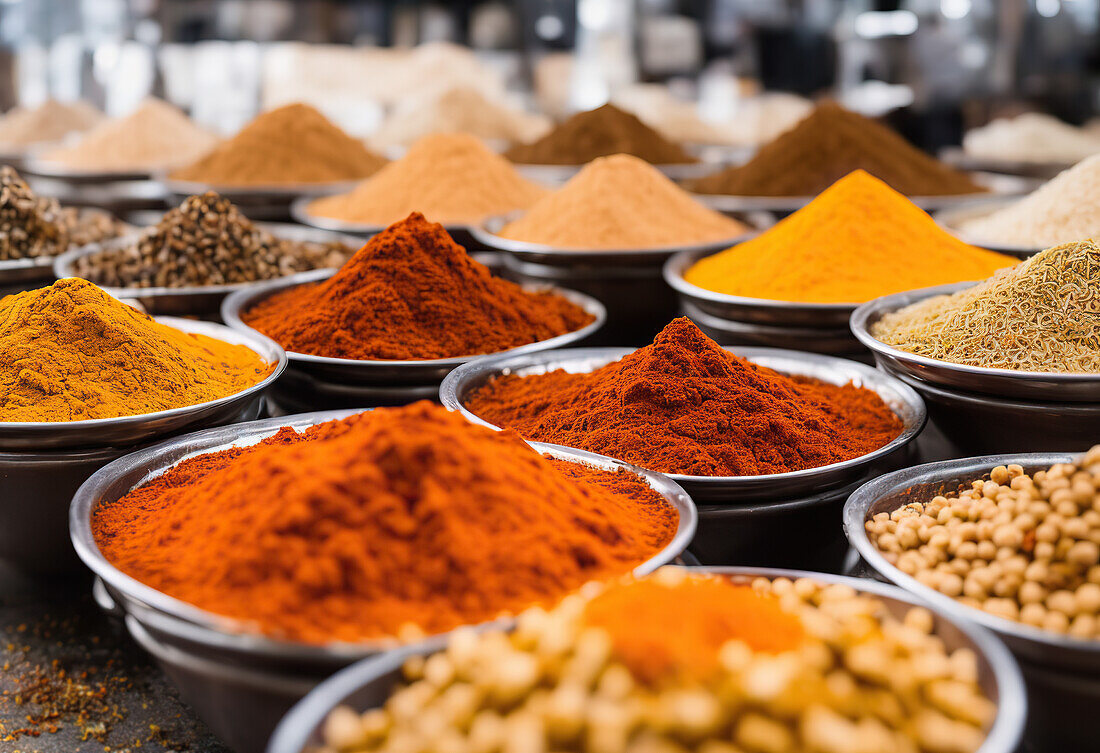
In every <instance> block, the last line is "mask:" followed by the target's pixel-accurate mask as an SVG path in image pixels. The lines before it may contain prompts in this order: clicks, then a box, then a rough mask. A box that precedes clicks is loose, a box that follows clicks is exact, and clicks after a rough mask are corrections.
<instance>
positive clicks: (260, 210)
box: [159, 174, 360, 222]
mask: <svg viewBox="0 0 1100 753" xmlns="http://www.w3.org/2000/svg"><path fill="white" fill-rule="evenodd" d="M359 182H360V181H358V180H353V181H337V182H335V183H287V184H284V185H255V186H247V185H217V184H212V183H206V182H203V181H190V180H176V179H174V178H170V177H168V176H167V175H164V174H161V175H160V176H159V183H160V185H162V186H163V187H164V190H165V192H166V193H167V195H168V202H169V203H170V204H179V203H180V202H181V201H183V200H184V199H186V198H187V197H188V196H192V195H194V194H202V193H205V192H207V191H217V192H218V194H220V195H221V196H224V197H225V198H227V199H229V200H230V201H232V202H233V203H234V204H236V205H237V206H238V207H240V208H241V209H242V210H243V211H244V212H245V214H247V215H248V216H249V217H250V218H252V219H253V220H272V221H280V222H283V221H289V220H291V219H292V217H291V214H290V205H291V203H292V202H293V201H294V200H295V199H297V198H299V197H301V196H310V197H313V198H317V197H319V196H327V195H329V194H336V193H344V192H345V191H350V190H352V189H353V188H355V186H356V185H358V183H359Z"/></svg>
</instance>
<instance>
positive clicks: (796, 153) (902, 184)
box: [688, 102, 985, 196]
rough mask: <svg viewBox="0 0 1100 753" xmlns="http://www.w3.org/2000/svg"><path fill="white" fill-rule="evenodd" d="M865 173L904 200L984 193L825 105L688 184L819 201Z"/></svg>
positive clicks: (706, 190)
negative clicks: (744, 157) (741, 160)
mask: <svg viewBox="0 0 1100 753" xmlns="http://www.w3.org/2000/svg"><path fill="white" fill-rule="evenodd" d="M861 169H862V170H866V171H867V172H869V173H871V175H874V176H875V177H877V178H879V179H880V180H883V181H885V182H886V183H888V184H889V185H890V186H891V187H893V188H894V190H896V191H900V192H901V193H903V194H905V195H906V196H948V195H955V194H967V193H975V192H978V191H984V190H985V189H984V188H982V187H981V186H979V185H978V184H976V183H975V182H974V181H972V180H971V179H970V178H969V177H968V176H967V175H966V174H965V173H962V172H959V171H958V170H955V169H954V168H952V167H949V166H947V165H945V164H943V163H942V162H939V161H938V160H936V159H933V158H932V157H930V156H928V155H927V154H925V153H924V152H922V151H920V150H919V149H917V148H916V147H915V146H913V145H912V144H910V143H909V142H907V141H906V140H905V139H903V138H902V137H901V136H900V135H898V134H897V133H895V132H894V131H893V130H892V129H891V128H890V127H889V126H885V125H883V124H881V123H877V122H875V121H874V120H871V119H870V118H865V117H864V116H862V115H859V114H857V113H854V112H850V111H848V110H845V109H844V108H843V107H841V106H840V105H838V104H836V103H835V102H823V103H821V104H820V105H818V106H817V107H816V108H815V109H814V111H813V112H812V113H810V114H809V115H808V116H807V117H806V118H805V119H803V120H801V121H800V122H799V123H798V124H797V125H796V126H795V127H794V128H792V129H790V130H789V131H786V132H784V133H782V134H780V135H779V136H778V137H776V138H775V140H774V141H771V142H769V143H767V144H765V145H764V146H762V147H760V150H759V151H758V152H757V153H756V154H755V155H754V156H753V158H752V159H751V160H749V162H747V163H745V164H744V165H741V166H737V167H730V168H727V169H725V170H722V171H721V172H718V173H715V174H714V175H708V176H707V177H705V178H700V179H698V180H695V181H690V182H689V183H688V187H689V188H690V190H692V191H696V192H697V193H702V194H731V195H734V196H816V195H817V194H819V193H821V192H822V191H824V190H825V189H826V188H828V187H829V186H830V185H832V184H833V183H835V182H836V181H838V180H840V179H841V178H843V177H844V176H845V175H847V174H848V173H850V172H852V171H853V170H861Z"/></svg>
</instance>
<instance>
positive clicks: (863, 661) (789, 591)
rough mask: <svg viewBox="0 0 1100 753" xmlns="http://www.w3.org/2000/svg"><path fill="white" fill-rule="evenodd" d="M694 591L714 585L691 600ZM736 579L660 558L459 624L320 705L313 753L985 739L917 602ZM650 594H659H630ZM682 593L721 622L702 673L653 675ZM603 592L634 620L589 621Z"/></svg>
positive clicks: (759, 751)
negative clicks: (388, 676) (632, 578)
mask: <svg viewBox="0 0 1100 753" xmlns="http://www.w3.org/2000/svg"><path fill="white" fill-rule="evenodd" d="M653 581H657V584H656V585H651V584H652V583H653ZM698 589H705V590H707V591H709V592H711V593H713V594H714V596H715V598H714V599H713V600H712V601H710V602H709V603H706V604H700V603H698V601H696V600H694V599H693V596H694V595H695V594H694V593H693V592H695V591H697V590H698ZM751 589H752V591H751V592H750V593H748V594H747V593H746V587H745V586H741V585H733V584H731V583H729V582H728V581H726V580H725V579H722V578H720V577H718V576H710V575H704V574H693V573H689V572H688V571H686V570H682V569H673V568H664V569H662V570H659V571H658V572H657V573H656V574H655V575H654V576H651V578H650V579H647V580H644V581H641V582H638V583H631V582H625V583H617V584H611V585H609V586H607V587H606V590H603V591H601V589H600V588H599V587H594V588H591V589H585V590H584V591H583V592H582V593H581V594H578V595H576V596H572V597H570V598H568V599H566V600H564V601H563V602H562V603H561V604H560V605H559V606H558V607H556V608H555V609H553V610H550V611H549V612H546V611H543V610H541V609H532V610H528V611H527V612H524V613H523V614H522V615H520V617H519V620H518V625H517V627H516V629H515V631H514V632H512V633H510V634H509V633H503V632H500V631H487V632H482V633H475V632H473V631H470V630H466V629H464V630H460V631H458V632H456V633H455V635H454V636H453V637H452V638H451V640H450V641H449V643H448V646H447V648H446V649H445V650H442V651H440V652H438V653H435V654H432V655H431V656H429V657H427V658H424V657H421V656H417V657H413V658H411V659H409V660H408V661H407V662H406V664H405V666H404V672H403V674H404V682H403V683H401V684H400V685H398V687H397V688H395V689H394V690H392V691H391V693H390V695H389V697H388V698H387V699H386V700H385V701H384V702H382V703H380V704H379V705H378V706H377V707H375V708H372V709H368V710H367V711H365V712H363V713H359V712H357V711H354V710H352V709H350V708H348V707H340V708H337V709H336V710H335V711H334V712H333V713H332V714H330V715H329V717H328V719H327V720H326V722H325V724H324V725H323V728H322V736H323V739H324V743H325V746H324V747H323V748H322V749H321V751H320V752H319V753H367V752H368V751H369V752H371V753H375V752H382V751H384V752H385V753H407V751H426V750H437V751H438V750H445V751H474V752H476V751H498V750H499V751H505V752H506V753H512V752H516V751H563V752H564V751H572V752H575V753H689V752H691V751H694V752H695V753H794V752H795V751H813V752H814V753H853V752H854V751H861V752H863V753H973V752H974V751H976V750H977V749H978V748H979V747H980V746H981V745H982V743H983V742H984V740H985V738H986V734H987V731H988V729H989V727H990V725H991V723H992V721H993V719H994V717H995V716H996V713H997V707H996V704H995V703H994V702H993V701H992V700H990V699H989V698H988V697H986V695H985V694H984V693H983V692H982V690H981V688H980V686H979V685H978V682H977V678H978V662H977V657H976V655H975V654H974V652H973V651H972V650H970V649H969V648H965V647H963V648H957V649H954V650H951V649H948V648H947V646H946V645H945V642H944V640H943V639H942V638H941V637H940V636H939V635H937V634H936V632H935V630H934V627H935V623H934V618H933V616H932V614H931V613H930V612H928V611H927V610H925V609H923V608H921V607H913V608H911V609H909V610H908V612H906V613H905V614H904V615H903V616H901V617H894V616H893V615H892V614H891V613H890V612H889V611H888V609H887V607H886V605H885V604H884V603H883V602H882V601H880V600H879V599H877V598H875V597H873V596H869V595H863V594H859V593H858V592H856V591H855V590H854V589H852V588H851V587H849V586H847V585H826V584H820V583H816V582H814V581H812V580H809V579H799V580H797V581H793V582H792V581H790V580H788V579H786V578H777V579H775V580H774V581H769V580H767V579H765V578H758V579H756V580H755V581H754V582H753V583H752V586H751ZM654 591H667V592H669V593H667V594H662V598H660V599H658V600H657V601H655V602H648V601H646V600H645V597H646V596H649V595H652V594H653V593H654ZM723 592H725V593H723ZM681 593H682V603H683V604H684V605H685V606H686V608H687V609H688V612H689V613H690V614H699V613H702V614H705V615H706V616H705V617H704V618H702V619H701V620H699V621H700V622H702V623H703V626H697V625H695V624H690V625H688V626H687V627H688V629H689V630H691V631H692V632H695V631H698V630H705V626H706V625H707V624H711V625H730V626H731V628H732V630H731V632H730V633H729V634H728V636H727V640H725V641H723V642H722V643H721V645H720V648H718V650H716V651H714V652H713V653H711V654H710V667H709V669H710V670H711V671H709V672H702V673H698V674H696V673H680V674H678V675H677V674H673V675H672V676H661V677H659V678H658V680H659V681H658V682H652V679H653V678H651V677H649V676H647V675H645V674H638V673H637V671H636V670H637V668H638V667H639V666H641V667H646V666H647V658H648V657H641V656H636V655H635V654H634V651H633V648H634V647H635V646H636V645H637V644H638V643H643V644H648V643H651V644H652V645H654V646H656V647H658V650H659V652H660V653H659V656H660V657H662V658H663V657H664V656H665V655H666V652H667V654H669V655H671V656H672V657H675V658H680V652H681V651H682V650H685V649H682V648H681V647H680V646H678V645H677V644H678V643H679V642H680V641H681V638H682V636H680V635H679V629H680V626H679V625H676V626H674V627H672V628H669V627H668V624H669V620H668V612H669V610H670V609H671V610H675V609H676V608H677V606H678V604H679V603H680V601H679V600H677V598H676V597H677V596H678V595H681ZM593 594H594V595H593ZM601 600H611V601H614V602H615V603H618V604H621V605H623V606H624V607H625V611H626V615H633V616H636V617H638V619H636V620H634V621H633V622H631V623H629V626H628V625H627V624H626V622H625V621H624V620H623V619H622V618H623V617H624V616H626V615H614V614H611V615H606V616H607V617H608V618H609V620H603V619H593V618H594V617H595V616H596V615H598V614H599V612H600V611H601V609H600V607H599V602H600V601H601ZM740 618H744V619H745V620H746V621H747V622H748V623H749V624H751V625H753V626H755V627H758V628H764V626H765V625H766V624H768V623H774V624H776V625H777V626H782V627H783V629H782V630H781V636H775V637H773V638H771V639H770V640H771V645H769V646H766V647H764V648H763V649H761V648H758V647H757V646H754V645H753V644H754V643H755V640H754V638H753V637H752V636H753V633H754V631H753V630H752V629H751V628H747V629H745V628H742V627H740V626H738V621H739V619H740ZM594 623H596V624H594ZM791 623H793V624H794V627H795V629H794V630H792V629H791V628H790V627H788V625H789V624H791ZM681 624H682V623H681ZM742 629H744V630H745V631H746V633H747V634H748V635H749V638H748V639H744V638H742V633H741V630H742ZM798 632H802V633H803V636H802V637H801V639H800V640H799V639H798V635H797V633H798ZM783 638H786V639H787V640H786V641H784V640H783ZM714 639H715V640H716V641H718V640H721V639H720V638H719V637H718V636H717V635H716V636H714ZM792 639H794V640H793V641H792ZM637 660H640V661H641V662H642V663H641V664H638V661H637ZM676 668H677V669H686V668H687V667H686V666H684V665H678V666H677V667H676ZM700 675H701V676H700Z"/></svg>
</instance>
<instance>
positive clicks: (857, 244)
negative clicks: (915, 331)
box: [684, 170, 1017, 303]
mask: <svg viewBox="0 0 1100 753" xmlns="http://www.w3.org/2000/svg"><path fill="white" fill-rule="evenodd" d="M1016 262H1017V260H1016V259H1015V258H1013V257H1011V256H1005V255H1004V254H998V253H994V252H993V251H987V250H985V249H981V248H975V247H974V246H970V245H967V244H966V243H963V242H962V241H960V240H959V239H957V238H955V237H954V236H953V235H951V234H950V233H948V232H947V231H945V230H943V229H942V228H941V227H940V226H939V225H937V224H936V222H935V220H933V219H932V218H931V217H929V216H928V215H927V214H926V213H925V212H924V211H922V210H921V209H920V208H919V207H917V206H916V205H915V204H913V203H912V202H911V201H909V200H908V199H907V198H905V197H904V196H902V195H901V194H900V193H898V192H897V191H895V190H894V189H892V188H890V187H889V186H888V185H886V184H885V183H883V182H882V181H881V180H879V179H878V178H875V177H873V176H872V175H870V174H869V173H866V172H864V171H863V170H856V171H855V172H852V173H849V174H848V175H847V176H845V177H844V178H841V179H840V180H838V181H837V182H836V183H834V184H833V185H832V186H830V187H829V188H828V189H826V190H825V191H823V192H822V193H821V194H820V195H819V196H818V197H817V198H816V199H814V200H813V201H812V202H810V203H809V204H808V205H807V206H805V207H803V208H802V209H801V210H799V211H797V212H795V213H794V214H792V215H791V216H790V217H787V218H786V219H785V220H783V221H781V222H779V223H778V224H776V225H775V226H774V227H772V228H770V229H769V230H767V231H765V232H763V233H761V234H760V235H758V236H757V237H756V238H753V239H751V240H748V241H745V242H744V243H739V244H737V245H736V246H733V247H732V248H728V249H726V250H725V251H721V252H719V253H717V254H715V255H713V256H709V257H707V258H705V259H701V260H699V261H698V262H696V263H695V264H694V265H693V266H692V267H690V268H689V269H688V270H687V272H686V273H685V274H684V278H685V279H686V280H687V281H688V282H690V283H691V284H693V285H697V286H698V287H701V288H705V289H706V290H713V291H715V292H717V293H726V294H729V295H739V296H746V297H749V298H765V299H769V300H778V301H797V302H800V303H864V302H866V301H869V300H871V299H873V298H878V297H879V296H883V295H889V294H891V293H899V292H902V291H905V290H915V289H917V288H925V287H930V286H932V285H945V284H947V283H952V282H965V281H970V280H984V279H985V278H987V277H989V276H990V275H992V274H993V273H994V272H995V271H996V270H998V269H1001V268H1003V267H1010V266H1012V265H1014V264H1016Z"/></svg>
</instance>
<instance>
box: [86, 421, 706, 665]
mask: <svg viewBox="0 0 1100 753" xmlns="http://www.w3.org/2000/svg"><path fill="white" fill-rule="evenodd" d="M362 412H364V411H363V410H361V409H351V410H330V411H317V412H313V413H302V414H297V415H293V416H287V417H285V418H269V419H263V420H260V421H252V422H246V423H242V424H234V425H231V426H222V427H217V428H214V429H205V430H202V431H198V432H193V433H191V434H185V435H182V436H179V437H174V438H172V439H169V440H167V441H164V442H160V443H158V444H155V445H153V446H151V447H148V448H145V449H142V450H138V451H137V452H134V453H131V454H129V455H125V456H123V457H121V458H119V459H118V460H116V461H113V462H111V463H109V464H107V465H105V466H104V467H103V468H101V469H100V470H98V471H96V472H95V473H94V474H92V476H90V477H89V478H88V480H87V481H86V482H84V484H83V485H82V486H81V487H80V489H78V490H77V493H76V495H75V496H74V498H73V503H72V506H71V507H70V509H69V531H70V537H71V539H72V543H73V547H74V549H75V550H76V553H77V555H78V556H79V557H80V559H81V560H82V561H83V562H84V564H85V565H87V566H88V568H89V569H90V570H92V572H93V573H94V574H95V575H96V576H97V577H99V578H100V579H102V581H103V582H104V583H105V584H106V585H107V586H109V587H110V588H112V589H115V590H116V591H118V592H119V593H120V594H122V595H123V596H124V597H125V599H124V601H125V600H132V601H134V602H137V603H138V604H141V605H143V606H144V607H145V608H148V609H149V610H151V611H152V612H153V613H157V614H158V615H161V616H163V617H165V618H166V619H168V620H171V621H175V622H178V623H182V624H180V625H179V627H180V628H181V629H182V631H183V632H187V633H190V634H192V635H193V636H194V639H196V640H198V641H203V640H206V639H204V638H203V633H209V634H210V639H211V640H210V642H220V643H222V644H223V647H228V646H226V643H227V642H228V643H232V644H235V646H234V647H235V648H237V649H238V650H242V651H244V652H262V653H266V654H268V655H276V656H288V657H296V658H300V657H303V656H305V657H316V658H319V659H332V658H358V657H361V656H362V655H363V654H364V653H365V652H374V651H380V650H385V649H388V648H392V647H393V645H394V644H395V642H394V641H393V640H377V641H362V642H357V643H346V642H332V643H328V644H323V645H314V644H306V643H301V642H297V641H290V640H280V639H275V638H271V637H268V636H265V635H263V634H261V633H259V632H258V631H257V630H255V629H254V628H253V627H252V626H250V625H249V624H248V623H247V622H245V621H242V620H237V619H234V618H230V617H225V616H222V615H217V614H214V613H211V612H207V611H205V610H203V609H200V608H198V607H195V606H193V605H191V604H188V603H186V602H184V601H182V600H180V599H177V598H175V597H173V596H169V595H168V594H165V593H163V592H161V591H158V590H157V589H155V588H152V587H151V586H147V585H145V584H144V583H142V582H141V581H139V580H137V579H135V578H133V577H131V576H129V575H127V574H126V573H123V572H122V571H121V570H119V569H118V568H116V567H115V566H114V565H112V564H111V563H110V562H109V561H108V560H107V559H106V557H104V556H103V554H102V553H101V552H100V550H99V547H98V545H97V544H96V541H95V536H94V534H93V533H92V527H91V518H92V513H93V512H94V510H95V505H96V503H97V502H98V498H99V494H100V489H101V488H103V487H104V486H105V485H108V484H110V483H111V482H112V480H113V479H114V478H115V477H116V476H117V475H118V474H119V473H122V472H128V471H131V470H143V471H144V472H145V474H144V475H143V476H142V477H141V479H140V480H139V481H138V482H137V483H138V485H140V484H142V483H145V482H146V481H148V480H149V479H150V478H155V476H156V475H159V473H162V472H164V471H166V470H168V469H169V468H171V467H173V466H175V465H176V464H178V463H179V462H182V460H185V459H187V458H190V457H194V456H197V455H201V454H205V453H209V452H216V451H218V450H219V449H224V448H225V447H228V446H233V445H241V444H253V443H255V442H258V441H260V440H261V439H263V438H265V437H268V436H271V435H272V434H274V433H275V432H276V431H278V430H279V429H280V428H282V427H284V426H292V427H294V428H297V429H302V428H305V427H309V426H313V425H316V424H319V423H322V422H325V421H332V420H336V419H340V418H345V417H347V416H351V415H355V414H357V413H362ZM204 439H206V440H210V441H214V442H215V443H214V444H211V445H209V446H207V447H204V448H202V449H199V450H196V451H195V452H192V453H188V454H187V455H186V456H184V457H182V458H179V459H177V460H175V461H173V462H172V463H171V464H168V465H165V464H164V463H163V462H162V460H161V458H163V457H165V456H166V455H169V454H170V453H171V452H172V451H173V450H176V449H177V448H180V447H184V446H187V445H189V444H191V443H193V442H196V441H203V440H204ZM528 444H529V445H530V446H531V447H533V448H535V449H536V450H538V451H539V452H540V453H544V454H547V453H548V454H551V455H553V456H555V457H557V458H561V459H564V460H569V461H572V462H577V463H581V464H587V465H595V466H597V467H604V468H608V469H610V468H621V469H624V470H625V471H627V472H630V473H634V474H636V475H638V476H641V477H642V478H644V479H645V480H646V481H647V482H648V483H649V485H650V486H651V487H652V488H653V489H654V490H655V491H657V492H658V493H659V494H661V496H662V497H663V498H664V499H665V500H666V501H667V502H668V503H669V504H670V505H672V506H673V507H674V508H675V509H676V511H677V514H678V522H677V529H676V533H675V534H674V535H673V538H672V539H671V540H670V541H669V543H668V544H667V545H666V546H665V547H664V548H663V549H661V550H660V551H659V552H656V553H655V554H654V555H653V556H652V557H650V558H649V559H648V560H646V561H645V562H643V563H641V564H640V565H638V566H637V567H635V568H634V569H633V571H632V572H633V573H634V574H635V575H644V574H647V573H650V572H652V571H653V570H655V569H657V568H658V567H660V566H662V565H664V564H667V563H669V562H671V561H672V560H673V559H674V558H675V557H677V556H678V555H679V554H680V553H681V552H683V551H684V550H685V549H686V548H687V546H688V544H689V543H690V542H691V540H692V538H693V537H694V536H695V529H696V526H697V524H698V513H697V512H696V509H695V505H694V504H693V503H692V501H691V497H689V496H688V494H687V493H686V492H685V491H684V490H683V489H682V488H680V486H679V485H677V484H676V483H675V482H674V481H672V480H670V479H669V478H668V477H667V476H664V475H662V474H660V473H655V472H653V471H648V470H645V469H643V468H638V467H636V466H633V465H630V464H629V463H624V462H623V461H621V460H615V459H614V458H607V457H604V456H602V455H597V454H595V453H591V452H584V451H581V450H575V449H572V448H568V447H558V446H556V445H549V444H544V443H539V442H528Z"/></svg>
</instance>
